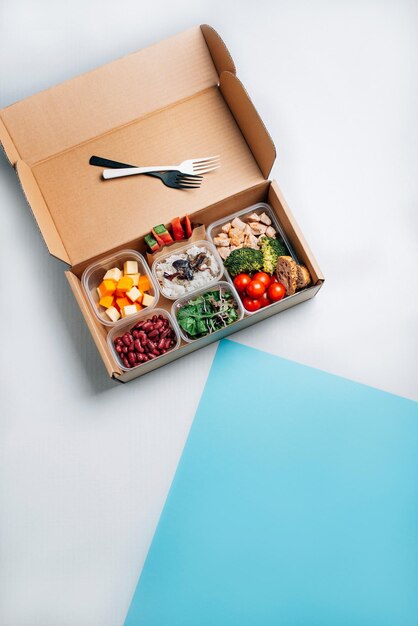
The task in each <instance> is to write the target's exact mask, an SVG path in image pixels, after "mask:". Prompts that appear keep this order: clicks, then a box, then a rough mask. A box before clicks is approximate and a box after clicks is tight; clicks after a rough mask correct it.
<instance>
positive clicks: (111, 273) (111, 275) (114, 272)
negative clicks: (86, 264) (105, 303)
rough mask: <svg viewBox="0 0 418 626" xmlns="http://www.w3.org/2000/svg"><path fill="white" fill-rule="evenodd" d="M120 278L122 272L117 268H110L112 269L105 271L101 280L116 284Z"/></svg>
mask: <svg viewBox="0 0 418 626" xmlns="http://www.w3.org/2000/svg"><path fill="white" fill-rule="evenodd" d="M121 276H122V270H120V269H119V268H118V267H112V269H110V270H107V272H106V274H105V275H104V277H103V280H106V279H109V280H114V281H115V282H116V283H117V282H118V280H119V278H120V277H121Z"/></svg>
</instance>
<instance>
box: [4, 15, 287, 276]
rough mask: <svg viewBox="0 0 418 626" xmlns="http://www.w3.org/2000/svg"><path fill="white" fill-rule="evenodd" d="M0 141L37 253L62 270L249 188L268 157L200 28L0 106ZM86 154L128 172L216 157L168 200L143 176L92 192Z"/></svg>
mask: <svg viewBox="0 0 418 626" xmlns="http://www.w3.org/2000/svg"><path fill="white" fill-rule="evenodd" d="M219 76H220V78H219ZM219 87H220V88H219ZM0 141H1V142H2V145H3V147H4V149H5V151H6V154H7V156H8V158H9V160H10V161H11V163H12V164H13V165H15V166H16V165H17V169H18V173H19V177H20V180H21V183H22V187H23V189H24V191H25V194H26V197H27V199H28V202H29V203H30V205H31V207H32V209H33V213H34V215H35V217H36V219H37V222H38V225H39V227H40V229H41V231H42V234H43V236H44V239H45V241H46V243H47V246H48V249H49V250H50V252H51V253H52V254H54V255H55V256H58V257H59V258H61V259H62V260H64V261H66V262H67V263H70V264H72V265H75V264H78V263H81V262H83V261H85V260H87V259H89V258H92V257H94V256H97V255H100V254H103V253H105V252H107V251H108V250H110V249H112V248H116V247H118V246H121V245H124V244H125V242H128V241H130V240H132V239H133V238H134V237H138V236H140V235H143V234H145V233H146V232H147V231H148V230H149V229H150V228H151V227H152V226H153V225H154V224H156V223H163V222H164V223H166V222H169V221H171V219H172V218H173V217H174V216H175V215H176V214H180V215H183V214H184V213H186V212H188V213H190V214H192V213H194V212H195V211H197V210H199V209H201V208H203V207H205V206H208V205H210V204H213V203H216V202H218V201H220V200H221V199H222V198H224V197H228V196H231V195H234V194H235V193H240V192H241V191H242V190H243V189H247V188H250V187H252V186H254V185H258V184H260V182H262V181H263V180H264V179H265V178H266V177H267V176H268V173H269V171H270V168H271V166H272V164H273V161H274V156H275V150H274V145H273V143H272V141H271V138H270V136H269V135H268V133H267V131H266V129H265V127H264V125H263V123H262V122H261V119H260V118H259V116H258V114H257V112H256V110H255V108H254V106H253V105H252V103H251V101H250V99H249V98H248V95H247V94H246V92H245V89H244V88H243V86H242V84H241V83H240V82H239V81H238V79H236V77H235V65H234V62H233V61H232V58H231V55H230V54H229V52H228V50H227V48H226V46H225V44H224V42H223V41H222V39H221V38H220V37H219V35H218V34H217V33H216V31H215V30H214V29H213V28H211V27H210V26H208V25H203V26H201V27H195V28H192V29H190V30H188V31H186V32H184V33H181V34H180V35H177V36H175V37H171V38H170V39H167V40H165V41H162V42H160V43H158V44H156V45H154V46H150V47H149V48H145V49H143V50H140V51H139V52H136V53H134V54H131V55H128V56H126V57H123V58H122V59H119V60H117V61H114V62H113V63H110V64H108V65H105V66H103V67H100V68H98V69H96V70H93V71H92V72H89V73H87V74H84V75H82V76H79V77H77V78H74V79H72V80H69V81H66V82H64V83H62V84H60V85H57V86H55V87H53V88H51V89H48V90H46V91H43V92H41V93H38V94H36V95H34V96H31V97H30V98H27V99H26V100H22V101H20V102H17V103H16V104H13V105H11V106H9V107H6V108H5V109H3V110H1V111H0ZM92 154H98V155H100V156H104V157H108V158H112V159H114V160H119V161H123V162H126V163H133V164H140V165H154V164H159V163H161V162H162V161H163V162H165V163H167V162H168V163H179V162H180V161H182V160H184V159H186V158H193V157H201V156H206V155H210V154H220V155H221V160H222V167H221V169H220V170H218V171H217V172H216V173H213V174H211V175H209V176H207V177H205V179H204V182H203V185H202V187H201V189H199V190H196V191H191V192H179V191H173V190H170V189H167V188H166V187H164V186H163V185H162V183H161V182H160V181H158V180H156V179H154V178H149V177H142V176H141V177H130V178H129V179H120V180H117V181H103V180H102V179H101V170H100V169H98V168H94V167H92V166H89V165H88V160H89V157H90V156H91V155H92ZM116 217H117V219H115V218H116Z"/></svg>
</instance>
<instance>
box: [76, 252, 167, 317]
mask: <svg viewBox="0 0 418 626" xmlns="http://www.w3.org/2000/svg"><path fill="white" fill-rule="evenodd" d="M130 260H135V261H138V270H139V273H140V274H143V275H146V276H148V278H149V279H150V282H151V289H150V291H149V292H148V293H149V294H150V296H153V297H154V302H153V304H152V305H151V306H149V307H147V308H146V309H144V312H149V311H151V310H153V309H154V308H155V307H156V305H157V303H158V298H159V295H160V294H159V291H158V287H157V285H156V283H155V280H154V278H153V276H152V274H151V272H150V270H149V268H148V264H147V262H146V260H145V259H144V257H143V256H142V254H139V252H136V251H135V250H121V251H120V252H117V253H116V254H112V255H111V256H107V257H105V258H103V259H100V260H99V261H96V262H95V263H93V264H92V265H89V266H88V267H87V268H86V269H85V270H84V272H83V275H82V277H81V283H82V285H83V289H84V291H85V293H86V295H87V299H88V301H89V303H90V306H91V308H92V309H93V311H94V314H95V315H96V317H97V319H98V320H99V321H100V322H101V323H102V324H104V325H105V326H119V324H121V323H122V322H124V321H125V320H127V319H129V320H130V321H131V320H134V319H136V318H137V316H138V315H140V314H141V313H142V311H139V312H138V313H136V314H135V315H130V316H129V318H123V319H122V318H121V319H119V320H118V321H117V322H112V321H111V320H110V319H109V318H108V317H107V316H106V314H105V309H104V308H103V307H101V306H100V305H99V297H98V295H97V287H98V286H99V285H100V283H101V282H102V280H103V276H104V275H105V273H106V272H107V270H110V269H111V268H112V267H118V268H119V269H121V270H123V264H124V262H125V261H130Z"/></svg>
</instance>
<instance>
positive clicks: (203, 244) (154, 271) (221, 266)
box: [152, 240, 225, 300]
mask: <svg viewBox="0 0 418 626" xmlns="http://www.w3.org/2000/svg"><path fill="white" fill-rule="evenodd" d="M193 246H197V247H199V248H205V249H206V250H207V251H208V252H210V253H211V254H212V255H213V257H214V258H215V260H216V262H217V263H218V266H219V271H218V273H217V274H215V276H214V277H213V278H212V279H211V280H210V281H209V282H206V283H205V284H204V285H200V286H198V287H195V288H194V289H191V290H190V291H188V292H187V293H185V294H182V295H181V296H180V297H181V298H183V297H187V296H189V295H191V294H192V293H195V292H196V291H197V290H199V289H206V287H208V286H209V285H211V284H213V283H215V282H217V281H219V280H220V279H221V278H222V276H223V273H224V271H225V268H224V264H223V263H222V259H221V257H220V256H219V254H218V252H217V250H216V247H215V246H214V245H213V243H210V242H209V241H203V240H202V241H195V242H193V243H188V244H186V245H184V246H182V247H181V248H177V250H173V251H171V252H170V251H169V252H167V254H164V255H163V256H161V257H159V258H158V259H156V260H155V261H154V263H153V264H152V275H153V278H154V281H155V283H156V284H157V285H158V287H159V290H160V291H161V293H162V294H163V296H164V297H165V298H167V299H168V300H176V299H177V298H179V296H178V295H170V294H169V293H168V292H167V290H166V289H164V287H163V286H162V285H161V283H160V281H159V280H158V277H157V266H158V265H159V264H160V263H164V262H165V261H166V260H167V259H168V258H169V257H171V256H173V255H174V254H184V253H185V252H187V250H190V248H192V247H193Z"/></svg>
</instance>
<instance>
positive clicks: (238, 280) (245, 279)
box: [234, 274, 251, 293]
mask: <svg viewBox="0 0 418 626" xmlns="http://www.w3.org/2000/svg"><path fill="white" fill-rule="evenodd" d="M250 282H251V276H249V274H238V276H235V278H234V285H235V288H236V289H237V291H239V292H240V293H244V291H245V289H246V288H247V286H248V285H249V284H250Z"/></svg>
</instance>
